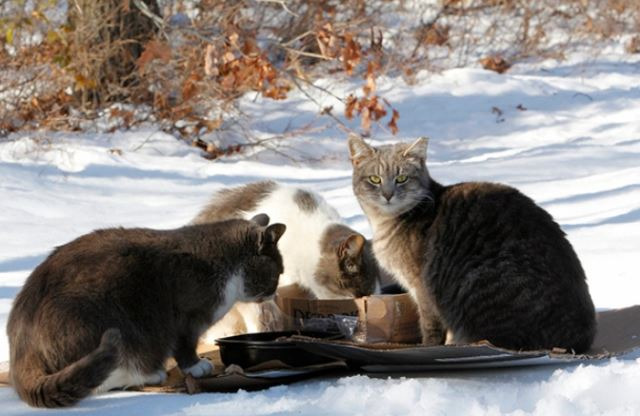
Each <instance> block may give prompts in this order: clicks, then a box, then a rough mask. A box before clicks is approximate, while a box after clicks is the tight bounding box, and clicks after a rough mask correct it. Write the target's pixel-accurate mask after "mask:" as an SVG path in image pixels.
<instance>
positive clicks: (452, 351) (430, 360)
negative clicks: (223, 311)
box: [0, 305, 640, 394]
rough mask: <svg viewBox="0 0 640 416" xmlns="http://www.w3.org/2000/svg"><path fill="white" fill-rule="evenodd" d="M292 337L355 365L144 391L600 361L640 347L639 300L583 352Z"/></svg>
mask: <svg viewBox="0 0 640 416" xmlns="http://www.w3.org/2000/svg"><path fill="white" fill-rule="evenodd" d="M294 339H295V341H296V342H297V343H298V345H299V346H300V347H301V348H304V349H305V350H307V351H309V352H311V353H316V354H321V355H324V356H329V357H332V358H335V359H336V360H340V361H343V360H344V361H346V362H347V363H349V364H350V365H351V367H347V366H345V364H344V363H341V362H336V363H329V364H323V365H320V366H312V367H304V368H277V366H276V367H275V368H274V366H269V365H266V364H268V363H265V365H264V366H263V365H261V366H260V368H253V369H247V370H242V369H239V368H231V369H229V368H227V370H226V371H225V372H224V373H221V374H218V375H216V376H213V377H207V378H203V379H193V378H191V377H187V378H186V379H185V378H184V377H182V375H181V373H180V372H179V370H177V369H175V368H174V369H173V370H171V371H170V372H169V379H168V380H167V383H165V385H163V386H158V387H153V386H149V387H143V388H142V389H141V390H142V391H150V392H172V393H184V392H187V393H190V394H193V393H199V392H231V391H237V390H239V389H244V390H259V389H263V388H268V387H271V386H274V385H279V384H287V383H292V382H295V381H298V380H302V379H308V378H311V377H317V376H321V375H331V376H333V375H345V374H356V373H378V372H383V373H384V372H387V373H395V374H403V375H404V374H406V375H407V376H410V375H411V373H415V372H428V371H434V370H437V371H441V370H460V369H467V370H470V371H472V370H474V369H479V368H499V367H516V366H526V365H543V364H555V365H558V364H560V365H561V364H565V363H571V362H587V361H590V360H602V359H606V358H610V357H615V356H619V355H623V354H628V353H630V352H632V351H635V350H638V349H640V305H638V306H633V307H629V308H624V309H618V310H611V311H604V312H600V313H598V332H597V335H596V339H595V341H594V343H593V346H592V347H591V349H590V350H589V351H587V352H586V354H581V355H575V354H571V353H568V352H566V351H563V350H550V351H548V350H545V351H510V350H505V349H501V348H497V347H495V346H493V345H491V344H488V343H483V344H477V345H455V346H454V345H443V346H435V347H423V346H420V345H416V344H397V343H378V344H355V343H353V342H346V341H325V340H318V339H314V338H304V337H295V338H294ZM204 355H205V356H207V357H209V358H211V359H212V360H213V361H214V362H215V363H216V368H217V369H222V366H221V364H219V363H220V358H219V354H218V353H217V351H215V350H214V351H209V352H207V353H206V354H204ZM7 376H8V375H7V373H0V386H1V385H5V386H6V385H7V384H6V381H7V378H8V377H7ZM3 381H4V382H5V383H4V384H3Z"/></svg>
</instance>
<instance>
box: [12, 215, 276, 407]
mask: <svg viewBox="0 0 640 416" xmlns="http://www.w3.org/2000/svg"><path fill="white" fill-rule="evenodd" d="M268 222H269V219H268V217H267V216H266V215H264V214H262V215H258V216H256V217H254V220H253V221H246V220H229V221H223V222H218V223H211V224H204V225H192V226H187V227H183V228H179V229H176V230H166V231H157V230H150V229H141V228H138V229H122V228H118V229H107V230H99V231H95V232H93V233H90V234H87V235H85V236H82V237H80V238H78V239H76V240H74V241H72V242H70V243H68V244H65V245H64V246H61V247H59V248H57V249H56V250H55V251H54V252H53V253H52V254H51V255H50V256H49V257H48V258H47V259H46V260H45V261H44V262H43V263H42V264H40V265H39V266H38V267H37V268H36V269H35V270H34V271H33V273H32V274H31V276H29V278H28V279H27V281H26V283H25V285H24V287H23V288H22V290H21V291H20V293H19V294H18V296H17V297H16V299H15V302H14V305H13V309H12V311H11V313H10V315H9V321H8V325H7V332H8V335H9V345H10V355H11V367H10V369H11V372H10V373H11V381H12V384H13V386H14V387H15V389H16V391H17V392H18V395H19V396H20V397H21V398H22V399H23V400H24V401H26V402H27V403H28V404H30V405H32V406H39V407H60V406H69V405H71V404H73V403H75V402H77V401H78V400H80V399H82V398H83V397H85V396H87V395H89V394H90V393H91V392H92V391H107V390H110V389H113V388H117V387H126V386H131V385H141V384H157V383H161V382H162V381H163V380H164V379H165V377H166V373H165V371H164V367H163V365H164V361H165V360H166V359H167V358H168V357H171V356H173V357H174V358H175V359H176V361H177V362H178V365H179V366H180V368H181V369H182V371H183V372H184V373H188V374H192V375H193V376H194V377H201V376H204V375H207V374H210V373H211V371H212V370H213V366H212V364H211V363H210V362H209V361H208V360H205V359H199V358H198V356H197V355H196V344H197V342H198V338H199V337H200V335H201V334H202V332H204V331H205V330H206V329H207V328H208V327H209V326H210V325H211V324H212V323H213V322H215V321H217V320H218V319H220V318H221V317H222V316H223V315H224V314H225V313H226V312H227V311H228V310H229V309H230V308H231V306H232V305H233V304H234V303H235V302H236V301H237V300H241V301H256V300H262V299H264V298H267V297H269V296H271V295H273V293H274V292H275V289H276V287H277V285H278V276H279V275H280V274H281V273H282V271H283V266H282V258H281V256H280V253H279V251H278V248H277V246H276V244H277V242H278V239H279V238H280V237H281V236H282V234H283V233H284V231H285V226H284V225H282V224H273V225H270V226H267V224H268Z"/></svg>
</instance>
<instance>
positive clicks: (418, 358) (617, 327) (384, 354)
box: [295, 305, 640, 373]
mask: <svg viewBox="0 0 640 416" xmlns="http://www.w3.org/2000/svg"><path fill="white" fill-rule="evenodd" d="M295 339H296V342H297V344H298V345H299V346H300V347H301V348H304V349H305V350H307V351H309V352H311V353H314V354H320V355H325V356H328V357H331V358H335V359H337V360H345V361H347V362H348V363H349V364H350V365H351V366H355V367H359V368H360V369H361V370H363V371H365V372H394V373H396V372H412V371H430V370H448V369H456V370H458V369H473V368H493V367H512V366H521V365H540V364H558V363H563V362H565V363H567V362H574V361H588V360H599V359H604V358H609V357H614V356H617V355H622V354H626V353H629V352H631V351H633V350H635V349H638V348H640V305H638V306H633V307H629V308H624V309H617V310H611V311H604V312H600V313H598V331H597V335H596V339H595V340H594V343H593V345H592V347H591V348H590V349H589V351H587V352H586V353H585V354H572V353H571V352H567V351H564V350H559V349H558V350H543V351H511V350H505V349H502V348H498V347H495V346H493V345H491V344H489V343H479V344H474V345H442V346H433V347H424V346H420V345H409V344H391V343H387V344H355V343H353V342H346V341H325V340H314V339H309V338H304V337H296V338H295Z"/></svg>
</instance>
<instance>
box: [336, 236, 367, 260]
mask: <svg viewBox="0 0 640 416" xmlns="http://www.w3.org/2000/svg"><path fill="white" fill-rule="evenodd" d="M364 241H365V240H364V237H363V236H361V235H360V234H351V235H350V236H349V237H347V239H346V240H344V241H343V242H342V244H340V247H338V257H340V258H345V257H350V258H356V257H359V256H360V254H362V248H363V247H364Z"/></svg>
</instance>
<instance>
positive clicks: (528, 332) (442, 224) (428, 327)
mask: <svg viewBox="0 0 640 416" xmlns="http://www.w3.org/2000/svg"><path fill="white" fill-rule="evenodd" d="M426 150H427V141H426V139H422V138H421V139H418V140H417V141H416V142H414V143H413V144H407V143H399V144H395V145H385V146H379V147H372V146H369V145H368V144H366V143H365V142H364V140H362V138H360V137H359V136H355V135H351V136H350V137H349V151H350V155H351V161H352V164H353V189H354V192H355V195H356V196H357V198H358V202H359V203H360V206H361V207H362V209H363V210H364V212H365V214H366V215H367V217H368V219H369V222H370V223H371V226H372V228H373V232H374V238H373V249H374V253H375V255H376V257H377V259H378V261H379V262H380V264H381V265H382V266H383V267H384V268H386V269H387V270H388V271H389V272H390V273H391V274H393V275H394V276H395V277H396V279H397V280H398V281H399V282H400V283H401V284H402V285H403V286H405V288H406V289H408V291H409V292H410V293H411V295H412V296H413V298H414V300H415V301H416V303H417V305H418V309H419V312H420V318H421V329H422V336H423V342H424V343H425V344H428V345H432V344H441V343H443V342H444V340H445V333H446V331H449V334H450V335H451V336H452V339H451V340H450V341H451V342H452V343H456V344H462V343H471V342H476V341H480V340H489V341H490V342H492V343H493V344H495V345H497V346H500V347H504V348H510V349H516V350H519V349H523V350H535V349H550V348H553V347H561V348H566V349H568V350H574V351H575V352H583V351H585V350H586V349H588V348H589V346H590V345H591V342H592V341H593V338H594V334H595V329H596V323H595V311H594V307H593V303H592V301H591V297H590V295H589V291H588V287H587V284H586V281H585V275H584V271H583V269H582V266H581V265H580V261H579V260H578V257H577V256H576V254H575V252H574V251H573V248H572V247H571V245H570V244H569V242H568V241H567V239H566V238H565V235H564V233H563V232H562V230H561V229H560V227H559V226H558V225H557V224H556V223H555V222H554V221H553V219H552V218H551V216H550V215H549V214H548V213H547V212H546V211H544V210H543V209H542V208H540V207H539V206H537V205H536V204H535V203H534V202H533V201H532V200H531V199H529V198H527V197H526V196H524V195H523V194H521V193H520V192H518V191H517V190H516V189H514V188H511V187H508V186H505V185H500V184H493V183H482V182H469V183H460V184H456V185H450V186H443V185H441V184H439V183H438V182H436V181H435V180H433V179H432V178H431V177H430V175H429V172H428V170H427V166H426Z"/></svg>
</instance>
